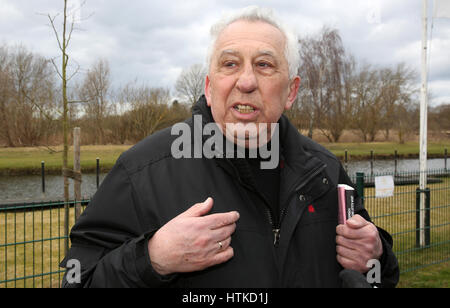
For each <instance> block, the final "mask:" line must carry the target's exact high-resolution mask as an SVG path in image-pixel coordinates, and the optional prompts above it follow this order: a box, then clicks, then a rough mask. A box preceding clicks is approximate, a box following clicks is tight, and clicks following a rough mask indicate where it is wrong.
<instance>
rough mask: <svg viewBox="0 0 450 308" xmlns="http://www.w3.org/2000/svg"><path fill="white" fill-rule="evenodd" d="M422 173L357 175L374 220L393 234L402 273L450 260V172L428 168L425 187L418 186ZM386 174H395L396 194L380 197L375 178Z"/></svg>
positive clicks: (358, 186)
mask: <svg viewBox="0 0 450 308" xmlns="http://www.w3.org/2000/svg"><path fill="white" fill-rule="evenodd" d="M419 174H420V173H419V172H397V174H396V175H395V176H394V174H381V173H379V174H373V175H364V174H362V173H358V174H357V175H356V177H354V178H353V180H354V183H356V184H357V189H358V191H359V192H360V193H361V192H363V194H364V196H363V200H364V206H365V208H366V209H367V210H368V212H369V214H370V215H371V218H372V221H373V222H374V223H375V224H376V225H377V226H379V227H381V228H383V229H385V230H386V231H388V232H389V233H390V234H391V235H392V238H393V240H394V247H393V249H394V253H395V254H396V256H397V258H398V261H399V265H400V272H401V273H405V272H409V271H413V270H416V269H419V268H422V267H426V266H429V265H433V264H437V263H442V262H447V261H450V172H449V171H448V170H446V169H438V170H429V171H427V175H428V176H427V178H428V180H427V182H428V184H427V188H426V189H425V190H423V191H421V190H420V189H419V188H418V186H419ZM386 175H391V176H393V178H394V183H395V190H394V194H393V196H392V197H386V198H377V197H376V193H375V187H374V180H375V178H376V177H377V176H386ZM362 185H363V186H364V187H361V186H362ZM420 194H425V196H426V198H425V200H426V203H425V208H422V209H421V208H420V206H419V203H420ZM421 215H423V216H424V222H425V224H424V225H421V224H420V217H421ZM421 234H423V235H422V236H423V237H424V240H423V242H421V240H420V237H421Z"/></svg>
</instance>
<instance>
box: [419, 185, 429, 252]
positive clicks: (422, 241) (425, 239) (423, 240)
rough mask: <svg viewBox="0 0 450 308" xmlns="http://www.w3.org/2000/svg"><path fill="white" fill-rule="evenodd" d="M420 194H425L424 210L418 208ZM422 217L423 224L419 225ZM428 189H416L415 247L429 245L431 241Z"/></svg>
mask: <svg viewBox="0 0 450 308" xmlns="http://www.w3.org/2000/svg"><path fill="white" fill-rule="evenodd" d="M421 194H425V211H424V212H422V211H421V210H420V197H421ZM422 219H423V221H424V225H423V227H422V226H421V220H422ZM430 223H431V222H430V189H429V188H425V189H424V190H421V189H420V188H417V189H416V247H417V248H425V247H428V246H430V242H431V236H430V235H431V229H430V226H431V224H430Z"/></svg>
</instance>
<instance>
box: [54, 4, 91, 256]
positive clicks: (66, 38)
mask: <svg viewBox="0 0 450 308" xmlns="http://www.w3.org/2000/svg"><path fill="white" fill-rule="evenodd" d="M63 2H64V7H63V14H62V19H63V21H62V29H61V33H59V31H58V29H59V27H58V26H57V25H56V18H57V17H58V16H59V14H56V15H54V16H51V15H50V14H47V17H48V20H49V22H50V26H51V28H52V30H53V33H54V35H55V38H56V42H57V44H58V48H59V51H60V52H61V66H58V65H57V64H56V62H55V59H52V64H53V66H54V67H55V70H56V72H57V74H58V76H59V77H60V79H61V96H62V97H61V100H62V127H63V144H64V145H63V148H64V149H63V157H62V158H63V167H62V171H63V176H64V201H65V203H66V205H65V226H64V232H65V236H68V232H69V227H68V221H69V206H68V201H69V176H70V172H71V170H69V168H68V154H69V109H70V108H69V104H70V103H71V102H70V101H69V98H68V97H69V94H68V83H69V81H70V80H71V79H72V78H73V76H74V75H76V74H77V73H78V70H79V66H77V68H76V69H75V70H74V71H73V72H72V73H70V72H69V70H68V68H69V54H68V51H69V46H70V43H71V39H72V34H73V32H74V30H75V29H76V28H75V24H76V22H79V21H80V20H77V19H76V16H77V13H78V12H79V10H80V9H81V8H80V7H78V8H74V9H72V10H70V9H69V7H68V5H69V1H68V0H63ZM83 4H84V3H83ZM83 4H82V5H83ZM68 250H69V244H68V241H66V242H65V252H66V254H67V252H68Z"/></svg>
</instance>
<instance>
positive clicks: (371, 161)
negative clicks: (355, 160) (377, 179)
mask: <svg viewBox="0 0 450 308" xmlns="http://www.w3.org/2000/svg"><path fill="white" fill-rule="evenodd" d="M370 180H371V181H373V150H371V151H370Z"/></svg>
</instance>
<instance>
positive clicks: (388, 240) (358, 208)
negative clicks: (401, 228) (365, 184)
mask: <svg viewBox="0 0 450 308" xmlns="http://www.w3.org/2000/svg"><path fill="white" fill-rule="evenodd" d="M340 183H346V184H348V185H350V186H352V187H354V188H355V190H356V187H355V185H354V184H353V183H352V181H351V180H350V178H349V176H348V175H347V173H346V172H345V170H344V168H342V166H341V171H340ZM355 214H359V215H361V216H362V217H363V218H364V219H366V220H367V221H370V222H372V220H371V218H370V215H369V213H368V212H367V210H366V209H365V207H364V202H363V200H362V198H361V197H360V196H358V195H356V200H355ZM376 227H377V229H378V234H379V236H380V239H381V243H382V245H383V254H382V256H381V257H380V259H379V261H380V264H381V283H380V284H375V286H377V287H382V288H394V287H395V286H396V285H397V283H398V281H399V278H400V271H399V266H398V261H397V257H396V256H395V254H394V252H393V250H392V248H393V240H392V237H391V235H390V234H389V233H388V232H387V231H386V230H383V229H382V228H380V227H378V226H376Z"/></svg>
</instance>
